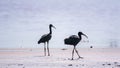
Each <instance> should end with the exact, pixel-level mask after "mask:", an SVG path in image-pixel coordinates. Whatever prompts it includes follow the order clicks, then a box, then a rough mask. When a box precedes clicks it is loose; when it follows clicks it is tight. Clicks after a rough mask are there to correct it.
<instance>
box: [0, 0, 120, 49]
mask: <svg viewBox="0 0 120 68" xmlns="http://www.w3.org/2000/svg"><path fill="white" fill-rule="evenodd" d="M49 24H53V25H54V26H55V27H56V28H57V29H53V37H52V39H51V41H50V47H51V48H52V47H66V46H65V45H64V42H63V40H64V38H67V37H69V36H70V35H73V34H75V35H77V33H78V32H79V31H82V32H83V33H85V34H86V35H88V37H89V41H90V42H89V43H87V42H86V43H82V42H81V43H79V44H78V45H79V46H80V47H89V46H91V45H92V46H94V47H109V45H111V44H112V45H119V43H120V30H119V29H120V0H0V47H1V48H4V47H6V48H10V47H12V48H14V47H15V48H16V47H17V48H19V47H23V48H26V47H35V48H40V47H43V44H40V45H38V44H37V41H38V40H39V39H40V37H41V36H42V35H43V34H46V33H48V32H49V29H48V26H49ZM87 40H88V39H86V38H84V37H83V41H87Z"/></svg>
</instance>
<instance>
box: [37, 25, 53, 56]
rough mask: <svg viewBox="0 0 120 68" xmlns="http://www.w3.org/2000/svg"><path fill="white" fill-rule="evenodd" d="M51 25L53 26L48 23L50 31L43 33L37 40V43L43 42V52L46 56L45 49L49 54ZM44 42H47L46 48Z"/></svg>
mask: <svg viewBox="0 0 120 68" xmlns="http://www.w3.org/2000/svg"><path fill="white" fill-rule="evenodd" d="M52 27H53V28H55V27H54V26H53V25H52V24H50V25H49V30H50V32H49V33H48V34H44V35H43V36H42V37H41V38H40V40H39V41H38V44H40V43H44V53H45V56H46V49H47V51H48V56H50V53H49V40H50V39H51V37H52ZM46 42H47V48H46V45H45V44H46Z"/></svg>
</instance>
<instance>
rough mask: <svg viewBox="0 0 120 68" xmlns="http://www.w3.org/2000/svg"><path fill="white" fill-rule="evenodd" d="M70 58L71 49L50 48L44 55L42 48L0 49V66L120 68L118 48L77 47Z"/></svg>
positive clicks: (17, 67)
mask: <svg viewBox="0 0 120 68" xmlns="http://www.w3.org/2000/svg"><path fill="white" fill-rule="evenodd" d="M78 51H79V54H80V56H82V57H83V59H78V56H77V55H76V53H75V56H74V60H71V54H72V49H70V48H67V49H62V48H51V49H50V53H51V56H44V51H43V48H38V49H31V48H24V49H20V48H18V49H0V68H120V53H119V52H120V48H91V49H90V48H78Z"/></svg>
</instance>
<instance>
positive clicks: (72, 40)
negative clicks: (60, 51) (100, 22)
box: [64, 32, 88, 60]
mask: <svg viewBox="0 0 120 68" xmlns="http://www.w3.org/2000/svg"><path fill="white" fill-rule="evenodd" d="M81 35H84V36H85V37H87V36H86V35H85V34H83V33H82V32H78V36H76V35H72V36H70V37H69V38H65V39H64V43H65V44H67V45H73V46H74V48H73V51H72V60H73V55H74V50H75V51H76V53H77V55H78V56H79V58H82V57H80V55H79V54H78V51H77V50H76V45H77V44H78V43H79V42H80V41H81V39H82V37H81ZM87 38H88V37H87Z"/></svg>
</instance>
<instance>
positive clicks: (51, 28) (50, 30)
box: [49, 26, 52, 34]
mask: <svg viewBox="0 0 120 68" xmlns="http://www.w3.org/2000/svg"><path fill="white" fill-rule="evenodd" d="M49 30H50V34H52V28H51V27H50V26H49Z"/></svg>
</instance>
